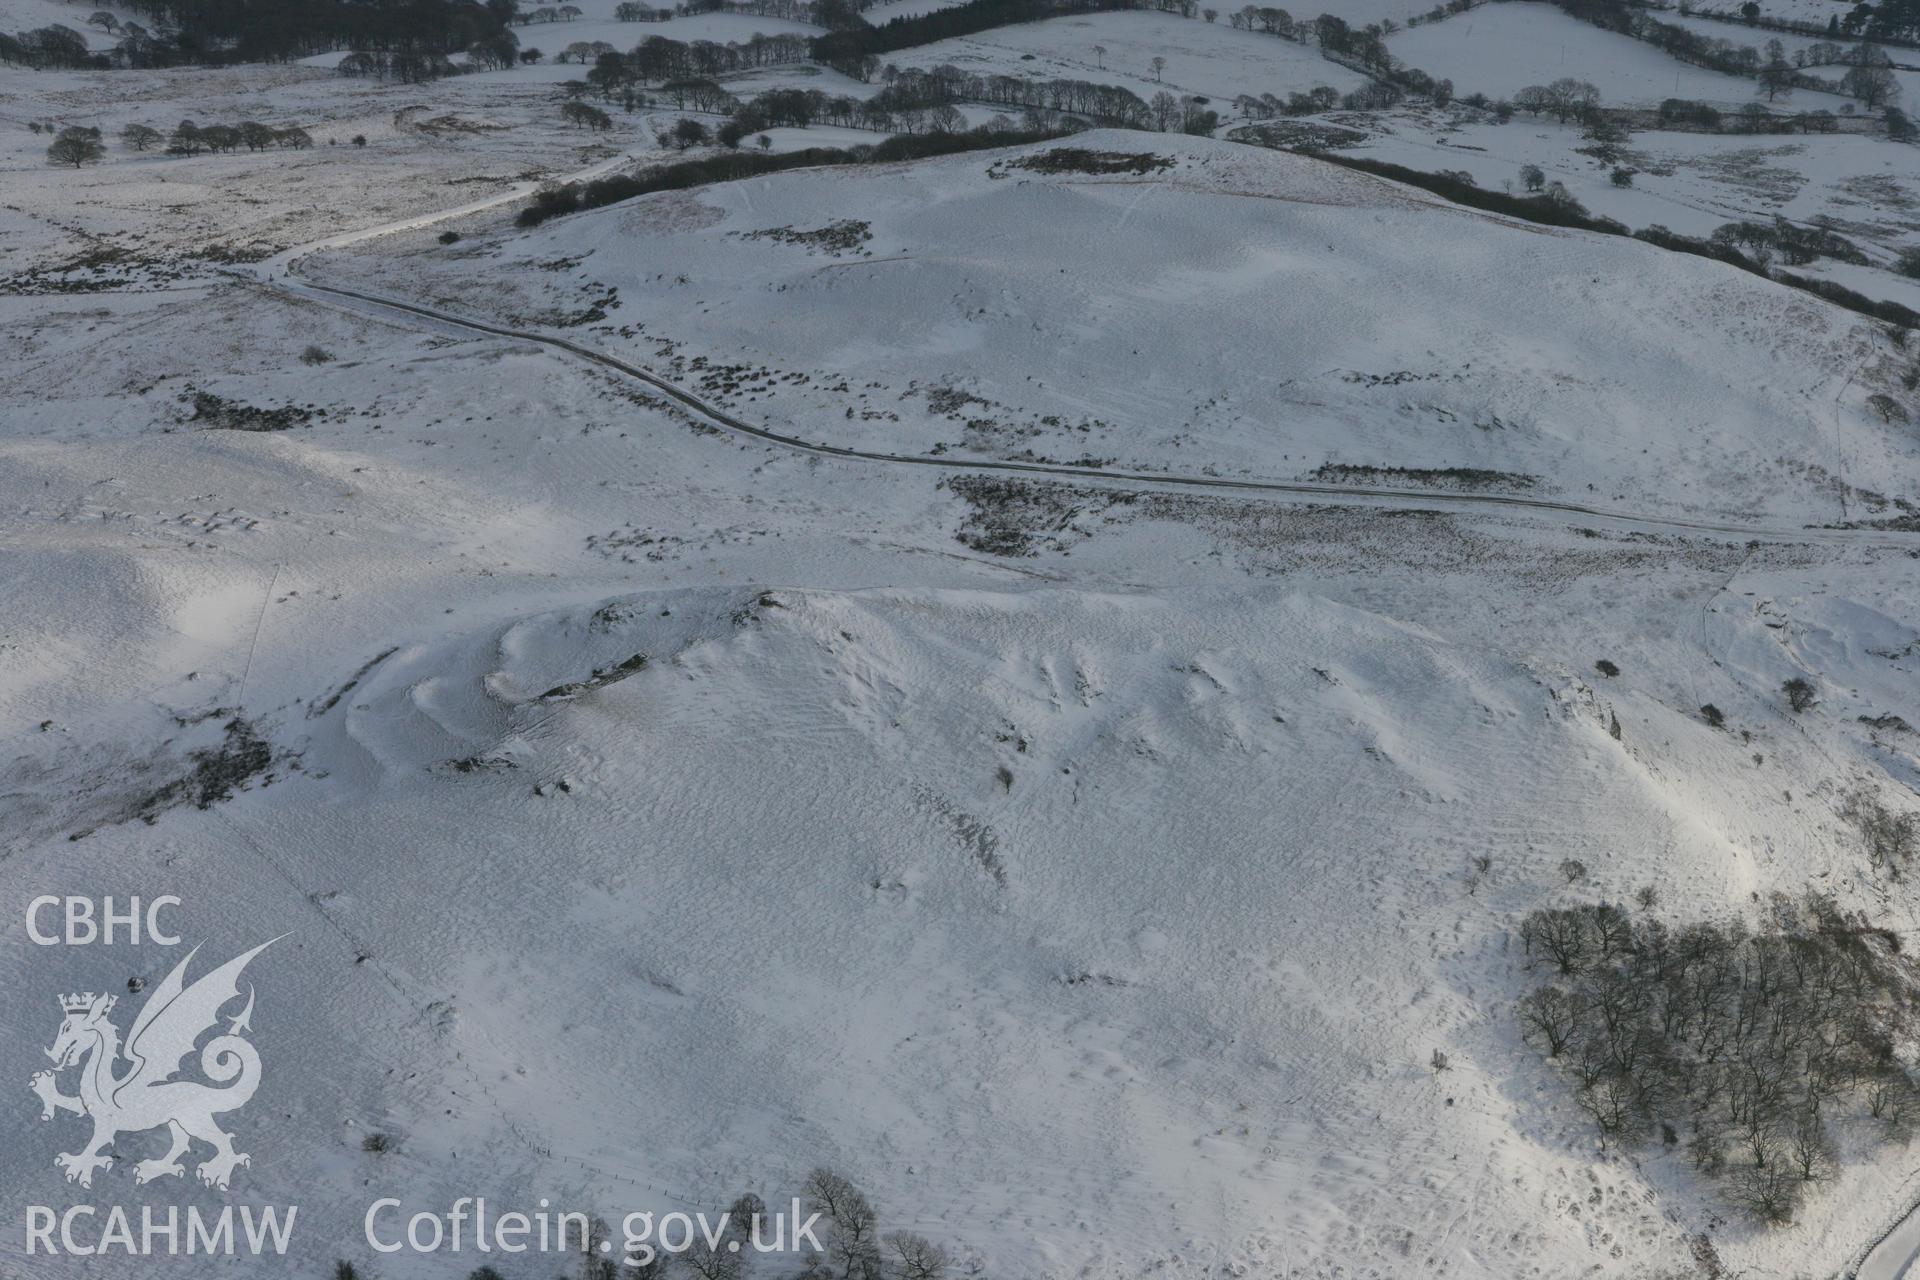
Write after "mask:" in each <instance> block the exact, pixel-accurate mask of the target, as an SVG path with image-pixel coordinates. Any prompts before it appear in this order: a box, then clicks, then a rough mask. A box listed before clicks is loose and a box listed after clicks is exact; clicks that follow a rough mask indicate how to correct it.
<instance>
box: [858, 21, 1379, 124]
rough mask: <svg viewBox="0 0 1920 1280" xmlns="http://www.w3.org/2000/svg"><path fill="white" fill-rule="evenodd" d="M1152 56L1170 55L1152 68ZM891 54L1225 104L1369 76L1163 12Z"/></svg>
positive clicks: (1343, 85) (898, 59)
mask: <svg viewBox="0 0 1920 1280" xmlns="http://www.w3.org/2000/svg"><path fill="white" fill-rule="evenodd" d="M1102 50H1104V52H1102ZM1156 57H1160V58H1165V59H1166V65H1165V67H1164V68H1162V69H1161V71H1160V73H1159V75H1158V76H1156V75H1155V74H1154V70H1153V59H1154V58H1156ZM887 60H888V61H889V62H892V63H896V64H897V65H899V66H902V67H920V68H929V69H930V68H933V67H937V66H942V65H946V64H951V65H953V66H956V67H958V68H960V69H961V70H962V71H966V72H969V73H971V74H974V75H1011V76H1031V77H1036V78H1039V79H1045V80H1052V79H1071V80H1089V81H1093V82H1094V83H1096V84H1115V85H1120V86H1121V87H1123V88H1126V89H1131V90H1132V91H1133V92H1134V93H1137V94H1139V95H1140V96H1141V97H1142V98H1151V97H1152V96H1153V95H1154V94H1156V93H1158V92H1160V91H1162V90H1167V91H1170V92H1173V93H1176V94H1202V95H1205V96H1208V97H1212V98H1216V99H1219V100H1220V101H1221V105H1222V107H1223V108H1224V107H1225V106H1226V104H1227V103H1230V102H1231V101H1232V100H1233V99H1234V98H1235V97H1238V96H1239V95H1241V94H1254V95H1256V96H1257V95H1259V94H1263V93H1272V94H1278V95H1279V96H1281V97H1283V98H1284V97H1285V96H1286V95H1287V94H1289V93H1301V92H1304V91H1306V90H1308V89H1311V88H1313V87H1315V86H1316V85H1331V86H1332V87H1333V88H1335V89H1338V90H1340V91H1341V92H1343V93H1344V92H1346V91H1347V90H1349V89H1356V88H1359V87H1360V86H1361V85H1363V84H1365V83H1366V80H1365V78H1364V77H1362V76H1360V75H1358V74H1357V73H1355V72H1352V71H1349V70H1347V69H1346V68H1345V67H1343V66H1340V65H1339V64H1337V63H1333V62H1328V61H1327V60H1326V59H1324V58H1322V57H1321V56H1320V55H1319V52H1318V51H1317V50H1315V49H1312V48H1309V47H1307V46H1304V45H1299V44H1295V43H1293V42H1292V41H1289V40H1281V39H1278V38H1276V37H1274V36H1268V35H1261V34H1259V33H1258V32H1252V31H1236V30H1234V29H1233V28H1232V27H1230V26H1227V25H1226V24H1224V23H1219V22H1215V23H1207V22H1201V21H1198V20H1195V19H1188V18H1179V17H1175V16H1174V15H1172V14H1166V13H1139V12H1124V13H1090V14H1082V15H1078V16H1075V17H1070V18H1050V19H1048V20H1047V21H1045V22H1032V23H1022V24H1021V25H1019V26H1012V27H1001V28H998V29H996V30H993V31H988V32H984V33H982V34H980V35H973V36H960V37H956V38H955V39H952V40H941V41H938V42H936V43H934V44H928V45H920V46H918V47H916V48H912V49H903V50H901V51H900V52H898V53H895V54H891V55H889V56H888V59H887Z"/></svg>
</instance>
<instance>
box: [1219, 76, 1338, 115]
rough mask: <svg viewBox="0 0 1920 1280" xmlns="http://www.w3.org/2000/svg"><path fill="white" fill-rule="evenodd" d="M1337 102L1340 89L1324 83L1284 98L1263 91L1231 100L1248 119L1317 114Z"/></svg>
mask: <svg viewBox="0 0 1920 1280" xmlns="http://www.w3.org/2000/svg"><path fill="white" fill-rule="evenodd" d="M1339 103H1340V91H1339V90H1338V89H1335V88H1333V87H1332V86H1331V85H1324V84H1319V85H1315V86H1314V87H1313V88H1311V89H1309V90H1307V91H1306V92H1305V93H1290V94H1288V95H1287V96H1286V97H1285V98H1281V97H1279V96H1278V95H1276V94H1271V93H1263V94H1261V95H1260V96H1259V97H1257V98H1256V97H1255V96H1254V95H1252V94H1250V93H1246V94H1242V95H1240V96H1239V97H1238V98H1235V99H1234V100H1233V105H1234V106H1235V107H1236V108H1238V109H1239V111H1240V113H1241V114H1242V115H1244V116H1246V118H1247V119H1249V120H1271V119H1272V118H1273V117H1275V116H1312V115H1318V114H1320V113H1321V112H1322V111H1331V110H1333V109H1334V107H1336V106H1338V105H1339Z"/></svg>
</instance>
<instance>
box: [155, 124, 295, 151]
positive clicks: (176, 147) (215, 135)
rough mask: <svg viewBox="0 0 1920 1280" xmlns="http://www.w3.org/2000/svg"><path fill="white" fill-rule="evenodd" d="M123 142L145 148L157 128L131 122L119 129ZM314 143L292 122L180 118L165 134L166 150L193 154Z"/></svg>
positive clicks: (156, 135)
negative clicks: (277, 125)
mask: <svg viewBox="0 0 1920 1280" xmlns="http://www.w3.org/2000/svg"><path fill="white" fill-rule="evenodd" d="M120 137H121V140H122V141H123V142H125V143H126V144H127V145H128V146H130V147H132V148H133V149H134V150H136V151H145V150H147V149H148V148H150V147H152V146H154V145H155V144H156V143H157V142H158V141H159V134H158V131H157V130H154V129H150V128H148V127H147V126H146V125H143V124H130V125H128V126H127V127H126V128H125V129H122V130H121V131H120ZM312 145H313V138H312V137H311V136H310V135H309V134H308V133H307V131H306V130H305V129H302V128H300V127H299V126H298V125H291V126H289V127H287V128H284V129H276V128H274V127H273V126H272V125H265V124H260V123H257V122H256V121H252V120H248V121H243V122H242V123H240V124H237V125H235V124H206V125H202V124H195V123H194V122H193V121H191V120H182V121H181V122H180V123H179V124H177V125H175V126H174V128H173V132H172V133H170V134H168V135H167V154H168V155H170V156H193V155H199V154H200V153H201V152H202V151H238V150H240V148H242V147H245V148H246V149H247V150H249V151H265V150H266V149H267V148H269V147H291V148H293V149H294V150H296V151H304V150H306V149H307V148H308V147H310V146H312Z"/></svg>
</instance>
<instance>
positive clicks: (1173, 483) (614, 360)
mask: <svg viewBox="0 0 1920 1280" xmlns="http://www.w3.org/2000/svg"><path fill="white" fill-rule="evenodd" d="M261 283H262V284H264V285H266V286H268V287H270V288H273V289H277V290H279V291H280V292H283V293H289V294H292V295H294V296H304V297H307V298H310V299H313V298H315V296H316V295H323V296H321V297H320V298H318V300H321V301H325V300H326V299H327V298H336V299H344V300H346V301H347V302H349V303H352V304H358V305H359V306H360V307H371V308H374V309H375V310H376V311H377V312H378V313H381V314H385V315H388V316H392V315H394V314H396V313H397V314H399V315H401V316H402V317H410V318H413V319H415V320H426V321H431V322H432V323H434V324H436V325H440V326H447V327H452V328H455V329H460V330H465V331H467V332H470V333H478V334H485V335H487V336H490V337H497V338H511V339H513V340H515V341H518V342H530V343H537V344H539V345H541V346H544V347H548V348H551V349H553V350H556V351H561V352H565V353H566V354H568V355H571V356H574V357H575V358H577V359H580V360H584V361H587V362H589V363H591V364H597V365H599V366H601V367H602V368H606V369H611V370H613V371H614V372H615V373H618V374H621V375H623V376H625V377H628V378H632V379H634V380H636V381H639V382H642V383H645V384H646V385H647V386H649V387H651V388H653V389H654V390H655V391H658V392H659V393H660V394H662V395H664V396H666V397H668V398H669V399H671V400H673V401H675V402H676V403H678V404H680V405H682V406H683V407H685V408H687V409H691V410H692V411H693V412H695V413H697V414H699V415H700V416H701V417H702V418H705V419H706V420H707V421H708V422H710V423H711V424H713V425H714V426H716V427H719V428H721V429H723V430H725V431H730V432H733V433H735V434H737V435H743V436H748V437H751V438H753V439H755V440H762V441H765V442H767V443H769V444H774V445H778V446H780V447H782V448H786V449H792V450H796V451H798V452H801V453H808V454H813V455H815V456H818V457H828V458H844V459H852V460H855V461H860V462H872V463H884V464H888V465H893V466H912V467H930V468H933V469H935V470H939V471H945V472H952V473H962V472H1010V473H1016V474H1022V475H1036V476H1045V477H1049V478H1053V479H1061V480H1073V481H1096V482H1098V483H1100V484H1102V485H1106V486H1108V487H1119V488H1149V489H1167V490H1182V489H1208V490H1231V491H1234V492H1238V493H1248V494H1254V495H1258V496H1264V497H1274V498H1290V499H1298V498H1311V499H1313V500H1315V501H1316V502H1321V503H1333V504H1340V505H1363V506H1369V507H1380V506H1390V507H1393V508H1397V509H1416V508H1432V507H1465V508H1483V509H1487V508H1494V509H1506V510H1521V511H1539V512H1546V513H1550V514H1554V515H1558V516H1577V517H1579V518H1580V519H1581V520H1584V521H1593V522H1598V523H1600V524H1605V525H1611V526H1614V527H1618V528H1623V529H1626V530H1628V531H1631V532H1638V533H1653V534H1667V535H1684V536H1698V535H1701V534H1708V535H1715V536H1720V537H1727V538H1739V539H1759V540H1762V541H1769V542H1794V543H1807V542H1834V543H1849V544H1853V545H1860V544H1863V543H1864V544H1870V545H1884V546H1889V547H1901V548H1909V547H1913V546H1915V545H1920V535H1917V534H1914V533H1908V532H1905V531H1899V530H1878V529H1823V528H1809V527H1804V526H1803V527H1798V528H1795V527H1788V526H1777V525H1763V524H1749V523H1742V522H1736V521H1725V520H1700V519H1683V518H1681V517H1677V516H1656V515H1647V514H1644V513H1639V512H1629V511H1616V510H1609V509H1607V508H1604V507H1592V506H1585V505H1582V504H1580V503H1576V502H1559V501H1555V500H1553V499H1551V498H1528V497H1523V496H1520V495H1517V494H1499V493H1460V492H1456V491H1452V490H1446V489H1410V488H1381V487H1369V486H1364V485H1332V484H1315V483H1312V482H1310V481H1289V480H1239V479H1233V478H1230V477H1226V476H1206V475H1190V474H1180V473H1176V472H1155V471H1118V470H1114V469H1111V468H1106V467H1083V466H1074V465H1072V464H1070V463H1055V462H1003V461H996V460H992V459H959V458H948V457H932V456H929V455H926V454H911V453H884V452H880V451H877V450H871V449H855V448H852V447H850V446H847V445H836V444H828V443H826V442H825V441H818V440H804V439H802V438H800V437H799V436H793V435H787V434H785V433H783V432H778V431H773V430H770V429H769V428H767V427H763V426H756V425H754V424H753V423H751V422H747V421H745V420H744V419H741V418H738V417H735V416H734V415H733V414H731V413H728V412H727V411H726V410H724V409H722V408H720V407H719V406H717V405H714V404H712V403H710V402H708V401H706V400H703V399H701V398H700V397H699V396H697V395H695V394H694V393H693V392H691V391H688V390H687V389H686V388H684V387H681V386H679V385H677V384H675V383H672V382H669V381H667V380H666V379H665V378H662V377H660V376H659V375H658V374H656V373H652V372H650V371H648V370H646V369H643V368H641V367H639V366H638V365H634V364H629V363H628V362H627V361H625V360H622V359H620V358H619V357H617V356H611V355H608V354H607V353H605V352H603V351H596V350H594V349H593V348H591V347H584V346H581V345H580V344H579V343H577V342H570V341H568V340H567V339H565V338H557V337H553V336H551V335H549V334H544V333H537V332H533V331H530V330H526V329H513V328H509V327H507V326H506V325H501V324H495V323H493V322H491V321H487V320H481V319H478V318H475V317H472V316H463V315H459V314H456V313H454V312H451V311H446V310H443V309H441V308H438V307H429V306H424V305H422V304H420V303H417V302H406V301H403V300H401V299H399V298H391V297H386V296H383V295H381V294H376V293H368V292H366V291H364V290H360V289H348V288H345V287H343V286H340V285H331V284H322V283H320V282H319V281H316V280H308V279H305V278H304V277H302V276H300V275H299V274H297V273H296V271H295V264H294V263H292V262H290V263H289V264H288V267H287V271H286V273H285V274H284V275H282V276H277V277H268V278H266V279H264V280H262V281H261Z"/></svg>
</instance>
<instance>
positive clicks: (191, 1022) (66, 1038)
mask: <svg viewBox="0 0 1920 1280" xmlns="http://www.w3.org/2000/svg"><path fill="white" fill-rule="evenodd" d="M277 941H279V939H277V938H276V939H274V940H273V942H277ZM273 942H263V943H261V944H260V945H259V946H257V947H255V948H254V949H253V950H251V951H249V952H247V953H246V954H244V955H241V956H237V957H235V958H234V959H232V960H229V961H227V963H225V964H223V965H221V966H220V967H219V968H218V969H215V970H214V971H213V972H212V973H209V974H207V975H206V976H204V977H202V978H200V979H199V980H198V981H196V982H195V983H194V984H193V985H192V986H187V985H186V972H187V965H188V964H189V963H190V962H191V961H192V960H193V957H194V956H195V955H196V954H197V953H198V952H199V950H200V948H198V947H195V948H194V949H193V950H192V951H190V952H188V953H187V956H186V959H184V960H182V961H181V962H180V963H179V964H177V965H175V966H174V967H173V971H172V972H171V973H169V974H167V976H166V977H165V978H164V979H162V980H161V982H160V984H159V985H158V986H156V987H154V989H153V993H152V994H151V995H149V996H148V997H147V999H146V1002H145V1003H144V1004H142V1005H141V1006H140V1012H139V1013H138V1014H137V1015H135V1017H134V1019H133V1028H132V1030H131V1031H129V1032H128V1033H127V1042H126V1047H125V1049H124V1050H123V1049H122V1048H121V1044H120V1030H119V1028H117V1027H115V1026H114V1025H113V1023H112V1022H110V1021H108V1020H107V1015H108V1014H109V1013H111V1012H112V1011H113V1006H114V1004H115V997H113V996H111V995H95V994H94V993H93V992H91V991H88V992H84V993H81V994H77V995H69V996H62V997H60V1008H61V1011H62V1012H63V1013H65V1014H66V1020H65V1021H63V1022H62V1023H61V1024H60V1034H59V1035H57V1036H56V1037H54V1041H53V1047H52V1048H51V1049H48V1050H47V1057H49V1058H51V1059H53V1063H54V1069H53V1070H52V1071H42V1072H39V1073H38V1074H36V1075H35V1076H34V1077H33V1079H32V1080H31V1081H29V1084H30V1085H31V1086H32V1088H33V1091H34V1092H35V1093H37V1094H39V1095H40V1102H41V1105H42V1108H43V1109H42V1111H41V1113H40V1118H41V1119H42V1120H51V1119H53V1117H54V1113H55V1112H58V1111H70V1112H72V1113H73V1114H75V1115H86V1116H91V1117H93V1138H92V1140H91V1141H89V1142H88V1143H87V1145H86V1146H84V1147H82V1148H81V1149H80V1150H79V1151H76V1152H74V1153H73V1154H72V1155H57V1156H55V1157H54V1158H53V1162H54V1164H55V1165H57V1166H59V1168H60V1169H61V1170H62V1171H64V1172H65V1173H66V1175H67V1181H68V1182H77V1183H79V1184H80V1185H81V1186H83V1187H90V1186H92V1185H93V1175H94V1171H95V1170H97V1169H103V1168H105V1167H106V1166H107V1165H109V1164H111V1163H113V1157H112V1156H110V1155H107V1154H105V1152H106V1150H107V1148H108V1147H109V1146H111V1145H112V1144H113V1140H114V1138H115V1137H116V1136H117V1135H119V1134H122V1133H140V1132H142V1131H144V1130H147V1129H157V1128H160V1127H161V1126H162V1125H164V1126H166V1128H167V1130H168V1133H169V1134H170V1135H171V1137H172V1141H173V1145H172V1147H170V1148H169V1149H168V1151H167V1153H166V1154H165V1155H163V1156H161V1157H160V1158H159V1159H157V1160H142V1161H140V1162H139V1163H138V1164H136V1165H135V1166H134V1181H135V1182H136V1183H140V1182H151V1181H152V1180H153V1179H155V1178H162V1177H167V1176H173V1177H179V1176H181V1175H182V1174H184V1173H185V1172H186V1170H185V1169H184V1168H183V1167H182V1166H181V1164H180V1157H181V1156H182V1155H184V1154H185V1153H186V1151H187V1148H188V1145H189V1143H190V1142H191V1141H192V1140H193V1139H196V1138H197V1139H199V1140H200V1141H201V1142H204V1143H207V1144H208V1145H209V1146H211V1147H212V1148H213V1155H212V1156H210V1157H208V1158H207V1159H205V1160H203V1161H201V1162H200V1168H199V1170H198V1172H199V1175H200V1181H202V1182H204V1183H206V1184H207V1185H208V1186H210V1187H218V1188H220V1189H221V1190H222V1191H224V1190H226V1188H227V1182H228V1180H229V1179H230V1178H232V1176H233V1171H234V1168H235V1167H236V1166H238V1165H243V1164H251V1163H253V1160H252V1157H250V1156H247V1155H243V1154H242V1153H240V1152H238V1151H235V1150H234V1149H233V1136H232V1135H231V1134H228V1133H226V1132H224V1131H223V1130H222V1129H221V1128H220V1126H218V1125H216V1124H215V1123H214V1122H213V1117H214V1116H215V1115H220V1114H224V1113H226V1112H229V1111H237V1110H239V1109H240V1108H241V1107H243V1106H245V1105H246V1104H247V1101H248V1100H249V1099H250V1098H252V1097H253V1093H254V1090H255V1089H257V1088H259V1087H260V1054H259V1052H258V1051H257V1050H255V1049H254V1047H253V1045H252V1044H250V1043H249V1042H248V1041H247V1040H245V1039H244V1038H242V1034H241V1033H242V1032H245V1031H248V1030H251V1029H252V1027H251V1022H250V1019H251V1018H252V1017H253V989H252V987H248V989H247V1004H246V1008H244V1009H242V1010H241V1011H240V1012H239V1014H238V1015H235V1016H232V1017H230V1018H229V1019H228V1020H227V1021H228V1023H229V1026H228V1029H227V1033H226V1034H225V1035H217V1036H215V1037H214V1038H213V1039H211V1040H209V1041H207V1043H206V1046H205V1047H204V1048H203V1049H201V1050H200V1070H201V1072H202V1073H203V1074H205V1075H206V1077H207V1078H208V1079H209V1080H212V1081H214V1082H215V1084H218V1085H223V1086H225V1087H224V1088H215V1087H214V1086H213V1085H207V1084H202V1083H200V1082H199V1081H197V1080H176V1079H174V1078H173V1077H174V1076H175V1075H176V1074H178V1072H179V1071H180V1065H181V1062H182V1061H183V1060H184V1059H185V1058H186V1057H187V1055H188V1054H190V1053H192V1052H193V1048H194V1044H195V1042H196V1041H198V1040H199V1039H200V1037H201V1036H202V1035H204V1034H205V1033H206V1032H208V1031H209V1030H212V1029H214V1028H215V1027H216V1025H217V1024H218V1023H219V1022H220V1010H221V1009H222V1008H224V1007H225V1006H226V1004H227V1002H228V1001H230V1000H235V999H238V998H239V995H240V988H239V979H240V971H241V970H242V969H244V968H246V967H247V962H248V961H249V960H252V959H253V958H254V957H255V956H257V955H259V954H260V953H261V952H262V951H265V950H266V949H267V948H268V947H270V946H272V945H273ZM122 1057H124V1058H125V1059H126V1060H127V1061H128V1062H129V1063H131V1064H132V1065H131V1066H130V1067H129V1068H128V1069H127V1070H126V1071H125V1072H124V1073H123V1074H116V1073H115V1070H114V1067H115V1064H116V1063H117V1062H118V1061H119V1060H120V1059H121V1058H122ZM73 1066H79V1067H80V1092H79V1093H78V1094H77V1095H74V1096H69V1095H67V1094H64V1093H61V1092H60V1088H59V1085H58V1084H57V1083H56V1074H57V1073H58V1072H61V1071H65V1070H66V1069H67V1068H69V1067H73Z"/></svg>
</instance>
